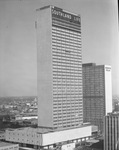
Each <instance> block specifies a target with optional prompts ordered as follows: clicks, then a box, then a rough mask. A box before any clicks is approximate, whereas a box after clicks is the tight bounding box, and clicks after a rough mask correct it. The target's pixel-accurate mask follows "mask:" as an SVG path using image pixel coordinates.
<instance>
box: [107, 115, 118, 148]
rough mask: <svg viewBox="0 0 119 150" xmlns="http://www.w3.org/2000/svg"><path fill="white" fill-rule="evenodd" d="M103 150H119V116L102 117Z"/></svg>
mask: <svg viewBox="0 0 119 150" xmlns="http://www.w3.org/2000/svg"><path fill="white" fill-rule="evenodd" d="M104 150H119V114H109V115H107V116H105V117H104Z"/></svg>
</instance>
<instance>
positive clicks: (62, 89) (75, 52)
mask: <svg viewBox="0 0 119 150" xmlns="http://www.w3.org/2000/svg"><path fill="white" fill-rule="evenodd" d="M37 15H38V16H37V39H38V40H37V47H38V55H37V56H38V59H37V61H38V76H37V78H38V125H39V126H43V127H51V128H56V129H57V128H69V127H77V126H79V125H80V124H82V123H83V100H82V54H81V18H80V16H79V15H77V14H74V13H70V12H68V11H66V10H63V9H61V8H57V7H54V6H46V7H43V8H40V9H38V10H37Z"/></svg>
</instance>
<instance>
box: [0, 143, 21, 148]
mask: <svg viewBox="0 0 119 150" xmlns="http://www.w3.org/2000/svg"><path fill="white" fill-rule="evenodd" d="M0 150H19V145H18V144H12V143H7V142H1V141H0Z"/></svg>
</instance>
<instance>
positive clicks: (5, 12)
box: [0, 0, 119, 96]
mask: <svg viewBox="0 0 119 150" xmlns="http://www.w3.org/2000/svg"><path fill="white" fill-rule="evenodd" d="M116 4H117V1H116V0H115V1H113V2H112V1H111V0H104V1H98V0H97V1H96V0H90V1H89V0H80V1H78V0H74V1H71V0H61V1H55V0H52V1H51V0H48V1H44V0H41V1H38V0H35V1H31V0H30V1H24V0H17V1H12V0H11V1H0V20H1V22H0V56H1V58H0V72H1V75H0V85H1V86H0V96H22V95H23V96H24V95H37V47H36V43H37V42H36V29H35V21H36V9H37V8H40V7H42V6H46V5H55V6H57V7H60V8H63V9H66V10H69V11H71V12H74V13H77V14H81V24H82V57H83V63H89V62H94V63H97V64H101V65H102V64H107V65H111V66H112V85H113V95H119V92H118V87H119V69H118V66H117V64H118V63H119V59H118V58H119V52H118V34H117V32H118V13H117V5H116Z"/></svg>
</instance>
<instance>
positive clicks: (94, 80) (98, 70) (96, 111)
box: [82, 63, 112, 131]
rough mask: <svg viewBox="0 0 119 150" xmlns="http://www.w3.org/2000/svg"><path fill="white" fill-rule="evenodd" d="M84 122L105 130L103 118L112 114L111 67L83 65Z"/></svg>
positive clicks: (92, 64)
mask: <svg viewBox="0 0 119 150" xmlns="http://www.w3.org/2000/svg"><path fill="white" fill-rule="evenodd" d="M82 69H83V106H84V113H83V114H84V122H91V123H92V124H94V125H98V127H99V129H100V130H101V131H102V130H103V116H105V115H106V114H107V113H110V112H112V85H111V67H110V66H107V65H96V64H95V63H87V64H83V68H82Z"/></svg>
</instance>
